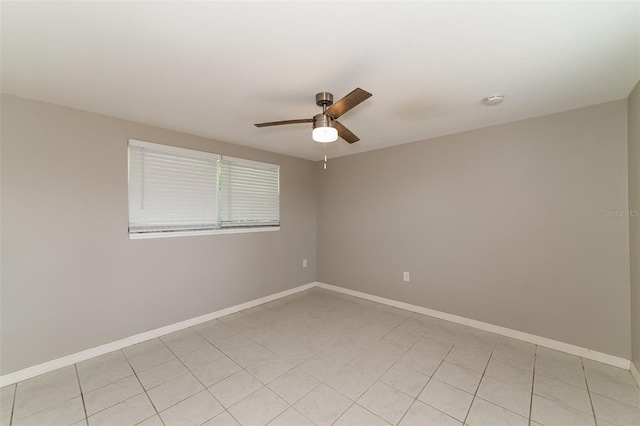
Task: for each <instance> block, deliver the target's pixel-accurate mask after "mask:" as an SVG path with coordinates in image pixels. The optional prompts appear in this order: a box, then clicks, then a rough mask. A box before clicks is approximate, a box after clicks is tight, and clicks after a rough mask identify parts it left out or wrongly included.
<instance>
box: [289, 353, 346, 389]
mask: <svg viewBox="0 0 640 426" xmlns="http://www.w3.org/2000/svg"><path fill="white" fill-rule="evenodd" d="M343 365H344V363H343V362H342V361H338V360H337V359H335V358H333V357H330V356H329V355H327V354H325V353H319V354H318V355H315V356H313V357H312V358H309V359H308V360H306V361H305V362H303V363H302V364H300V367H299V368H300V369H302V370H304V371H306V372H307V373H309V374H311V375H312V376H313V377H315V378H316V379H318V380H320V381H321V382H322V381H325V380H326V379H328V378H329V377H330V376H331V375H332V374H333V373H335V372H336V371H338V370H339V369H340V368H342V366H343Z"/></svg>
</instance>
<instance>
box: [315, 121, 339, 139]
mask: <svg viewBox="0 0 640 426" xmlns="http://www.w3.org/2000/svg"><path fill="white" fill-rule="evenodd" d="M313 119H314V120H313V130H312V132H311V137H312V138H313V140H314V141H316V142H320V143H328V142H334V141H337V140H338V129H336V128H335V127H333V125H332V123H331V119H330V118H329V117H327V116H326V115H324V114H318V115H316V116H315V117H313Z"/></svg>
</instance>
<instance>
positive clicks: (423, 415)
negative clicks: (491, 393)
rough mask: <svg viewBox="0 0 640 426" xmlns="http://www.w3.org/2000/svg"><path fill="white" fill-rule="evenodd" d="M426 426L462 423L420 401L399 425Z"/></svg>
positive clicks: (445, 425) (452, 425) (456, 425)
mask: <svg viewBox="0 0 640 426" xmlns="http://www.w3.org/2000/svg"><path fill="white" fill-rule="evenodd" d="M496 424H498V423H496ZM425 425H440V426H462V423H461V422H459V421H458V420H456V419H454V418H453V417H450V416H447V415H446V414H444V413H442V412H440V411H438V410H436V409H435V408H433V407H429V406H428V405H426V404H424V403H422V402H420V401H415V402H414V403H413V405H412V406H411V408H409V411H407V413H406V414H405V415H404V417H403V418H402V421H401V422H400V423H399V426H425Z"/></svg>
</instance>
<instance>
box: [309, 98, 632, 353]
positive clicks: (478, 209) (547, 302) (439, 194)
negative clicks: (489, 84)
mask: <svg viewBox="0 0 640 426" xmlns="http://www.w3.org/2000/svg"><path fill="white" fill-rule="evenodd" d="M502 107H505V108H507V107H508V105H506V104H505V105H504V106H501V108H502ZM360 143H366V141H363V142H360ZM316 172H317V173H318V184H319V188H318V249H317V252H318V265H319V268H318V280H319V281H321V282H325V283H329V284H334V285H338V286H343V287H347V288H350V289H354V290H358V291H363V292H367V293H370V294H374V295H378V296H382V297H387V298H390V299H394V300H399V301H402V302H408V303H412V304H416V305H420V306H425V307H428V308H432V309H436V310H439V311H444V312H448V313H452V314H456V315H461V316H464V317H468V318H473V319H476V320H480V321H485V322H488V323H492V324H496V325H500V326H504V327H508V328H512V329H515V330H520V331H524V332H527V333H532V334H536V335H540V336H544V337H548V338H551V339H556V340H560V341H563V342H568V343H571V344H575V345H579V346H583V347H587V348H591V349H593V350H596V351H600V352H605V353H608V354H612V355H616V356H619V357H623V358H627V359H629V358H630V355H631V347H630V337H629V336H630V313H629V228H628V224H629V221H628V219H627V217H611V216H607V215H606V212H605V210H610V211H624V210H627V209H628V201H627V200H628V199H627V195H628V194H627V178H628V176H627V101H626V100H621V101H616V102H610V103H606V104H601V105H596V106H593V107H588V108H583V109H579V110H574V111H568V112H564V113H559V114H553V115H549V116H545V117H540V118H535V119H529V120H524V121H519V122H514V123H510V124H505V125H499V126H494V127H489V128H485V129H480V130H474V131H470V132H466V133H461V134H456V135H453V136H448V137H441V138H436V139H431V140H428V141H423V142H417V143H412V144H407V145H401V146H397V147H393V148H388V149H382V150H377V151H371V152H367V153H363V154H359V155H355V156H348V157H341V158H337V159H333V160H330V161H329V164H328V169H327V170H326V171H323V170H321V166H320V165H318V166H317V167H316ZM403 271H408V272H410V273H411V282H410V283H404V282H403V281H402V272H403Z"/></svg>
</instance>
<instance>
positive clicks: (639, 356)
mask: <svg viewBox="0 0 640 426" xmlns="http://www.w3.org/2000/svg"><path fill="white" fill-rule="evenodd" d="M629 211H630V212H631V214H630V216H629V238H630V240H629V251H630V257H631V345H632V358H631V359H632V360H633V363H634V364H635V366H636V368H637V369H638V370H640V217H638V216H634V214H635V212H640V82H639V83H638V84H636V87H635V89H633V91H632V92H631V94H630V95H629Z"/></svg>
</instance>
